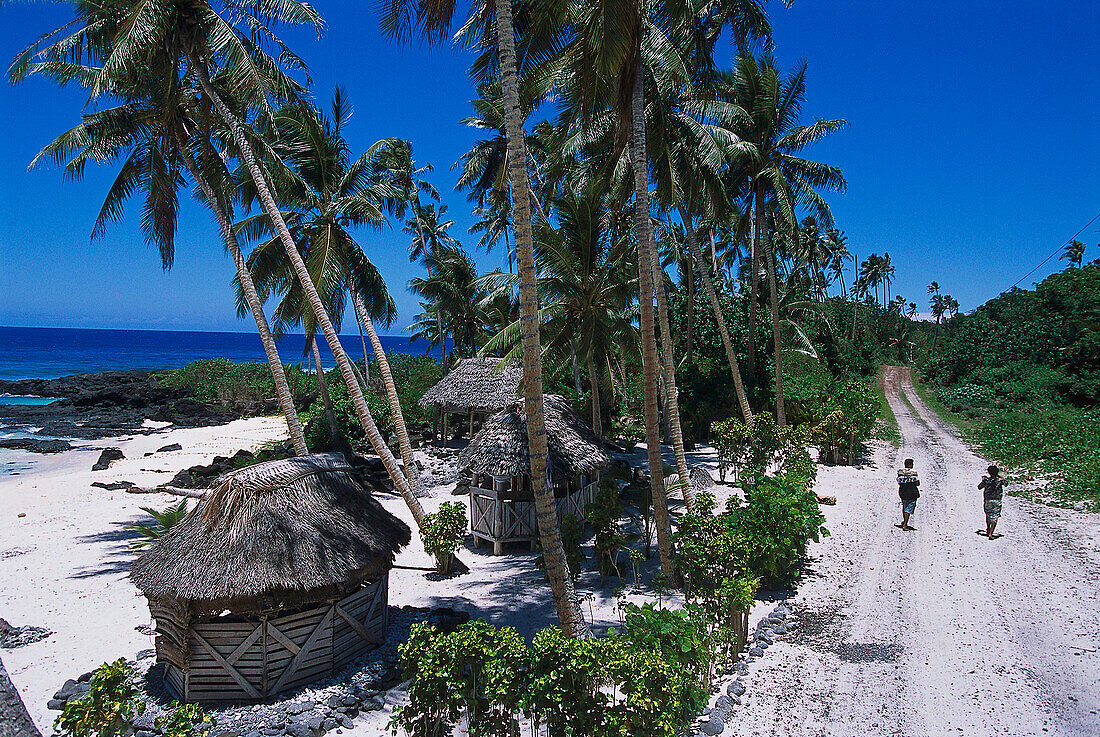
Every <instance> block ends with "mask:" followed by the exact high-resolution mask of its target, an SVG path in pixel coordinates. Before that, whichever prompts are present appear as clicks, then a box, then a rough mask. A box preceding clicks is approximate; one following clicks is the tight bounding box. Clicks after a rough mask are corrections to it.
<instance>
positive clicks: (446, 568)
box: [420, 502, 469, 574]
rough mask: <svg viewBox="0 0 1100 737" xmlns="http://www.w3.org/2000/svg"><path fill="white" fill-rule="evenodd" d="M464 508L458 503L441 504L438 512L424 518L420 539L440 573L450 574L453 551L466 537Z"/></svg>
mask: <svg viewBox="0 0 1100 737" xmlns="http://www.w3.org/2000/svg"><path fill="white" fill-rule="evenodd" d="M467 524H469V520H467V519H466V507H465V505H463V504H462V503H460V502H443V503H442V504H440V505H439V511H437V512H433V513H431V514H427V515H425V516H424V525H423V527H421V530H420V538H421V539H422V540H423V541H424V549H425V550H426V551H428V552H429V553H431V554H432V555H434V556H435V566H436V568H437V569H438V570H439V572H440V573H444V574H446V573H450V572H451V568H452V567H453V566H454V560H455V551H456V550H458V546H459V545H461V544H462V539H463V538H464V537H465V536H466V525H467Z"/></svg>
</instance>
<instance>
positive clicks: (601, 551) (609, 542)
mask: <svg viewBox="0 0 1100 737" xmlns="http://www.w3.org/2000/svg"><path fill="white" fill-rule="evenodd" d="M587 515H588V524H589V525H591V526H592V531H593V533H595V544H594V546H595V552H596V566H597V567H598V568H599V571H600V575H603V576H608V575H610V574H611V573H614V574H615V575H616V576H622V571H620V570H619V566H618V563H617V562H616V559H617V558H618V555H619V552H620V551H621V550H623V549H624V548H625V547H626V545H627V543H628V542H630V538H628V537H627V535H626V534H625V533H624V532H623V526H622V524H620V522H619V519H620V518H621V517H622V516H623V505H622V504H621V503H620V502H619V485H618V484H617V483H616V482H615V479H612V478H605V479H603V481H602V482H601V483H600V490H599V493H597V494H596V498H595V499H594V500H593V501H592V503H591V504H589V505H588V512H587Z"/></svg>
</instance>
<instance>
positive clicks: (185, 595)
mask: <svg viewBox="0 0 1100 737" xmlns="http://www.w3.org/2000/svg"><path fill="white" fill-rule="evenodd" d="M410 538H411V532H410V530H409V528H408V526H407V525H406V524H405V523H404V522H402V521H401V520H399V519H398V518H397V517H394V516H393V515H392V514H390V513H389V512H387V511H386V510H385V509H384V508H383V507H382V505H381V504H380V503H379V502H378V501H377V500H376V499H375V498H374V497H373V496H371V495H370V493H369V492H367V491H366V490H365V489H364V487H363V486H362V485H361V484H360V483H359V482H358V481H357V480H356V478H355V476H354V475H353V471H352V468H351V467H350V466H349V465H348V464H347V462H346V461H345V460H344V457H343V456H341V455H338V454H323V455H312V456H304V457H299V458H290V459H287V460H280V461H270V462H267V463H260V464H257V465H255V466H250V467H248V468H244V469H241V470H239V471H235V472H232V473H230V474H227V475H226V476H224V477H223V478H222V479H221V480H220V481H219V482H218V484H217V485H216V486H215V488H214V490H213V491H212V492H211V494H210V495H209V496H208V497H206V498H205V499H203V500H202V501H201V502H200V503H199V504H198V506H197V507H196V508H195V509H194V510H192V511H191V513H190V514H188V515H187V516H186V517H185V518H184V519H183V520H181V521H180V522H178V523H177V524H176V525H174V526H173V527H172V528H171V529H170V530H169V531H168V532H167V533H166V534H165V535H164V536H163V537H162V538H160V540H158V541H157V543H156V544H154V545H153V547H152V548H150V550H149V551H148V552H146V553H144V554H143V555H141V556H140V557H139V558H138V559H137V560H136V561H135V562H134V564H133V566H132V567H131V569H130V578H131V579H132V580H133V582H134V583H135V584H136V585H137V587H138V588H139V589H140V590H141V591H142V593H143V594H145V596H146V597H147V598H148V599H149V611H150V613H151V614H152V616H153V618H154V619H155V620H156V652H157V660H158V661H159V662H162V663H164V664H165V682H166V683H167V685H168V687H169V689H170V690H171V691H172V692H173V693H174V694H175V695H176V696H177V697H178V698H180V699H182V700H185V701H237V700H241V701H250V700H251V701H255V700H259V699H263V698H266V697H268V696H271V695H273V694H276V693H279V692H281V691H286V690H289V689H292V688H295V687H297V686H301V685H303V684H305V683H308V682H310V681H313V680H315V679H317V678H319V677H321V676H324V675H326V674H329V673H331V672H332V671H334V670H335V669H337V668H339V667H341V666H343V665H345V664H346V663H347V662H349V661H350V660H351V659H353V658H354V657H356V656H357V655H359V654H360V653H362V652H364V651H365V650H367V649H369V648H371V647H374V646H375V645H377V644H379V643H381V642H383V641H384V640H385V637H386V627H387V624H388V622H387V614H386V610H387V591H388V579H389V569H390V567H391V566H392V565H393V560H394V556H395V555H396V553H397V551H398V550H399V549H400V548H401V547H402V546H404V545H407V544H408V543H409V540H410Z"/></svg>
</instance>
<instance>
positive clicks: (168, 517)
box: [122, 497, 187, 550]
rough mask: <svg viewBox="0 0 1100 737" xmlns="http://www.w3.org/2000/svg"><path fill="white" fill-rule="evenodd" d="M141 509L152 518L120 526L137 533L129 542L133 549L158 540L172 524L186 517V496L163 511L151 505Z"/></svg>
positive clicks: (146, 545)
mask: <svg viewBox="0 0 1100 737" xmlns="http://www.w3.org/2000/svg"><path fill="white" fill-rule="evenodd" d="M141 511H143V512H145V513H146V514H148V515H149V516H150V517H152V518H153V520H152V521H151V522H136V523H134V524H132V525H125V526H124V527H123V528H122V529H124V530H128V531H130V532H136V533H137V534H138V536H139V537H138V538H137V539H136V540H132V541H131V542H130V547H131V548H133V549H135V550H136V549H139V548H144V547H148V546H149V545H152V544H153V543H154V542H156V541H157V540H159V539H160V538H161V537H162V536H163V535H164V533H166V532H168V530H170V529H171V528H172V526H173V525H174V524H176V523H177V522H179V521H180V520H182V519H183V518H184V517H186V516H187V498H186V497H184V498H183V499H180V500H179V503H178V504H173V505H171V506H169V507H168V508H167V509H165V510H164V511H163V512H161V511H158V510H156V509H153V508H152V507H142V508H141Z"/></svg>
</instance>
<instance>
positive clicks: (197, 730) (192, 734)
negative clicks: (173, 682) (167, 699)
mask: <svg viewBox="0 0 1100 737" xmlns="http://www.w3.org/2000/svg"><path fill="white" fill-rule="evenodd" d="M171 706H172V711H170V712H169V713H168V716H164V717H160V718H158V719H157V720H156V722H155V724H156V727H157V729H158V730H160V733H161V737H206V735H208V734H210V730H211V728H212V727H213V726H214V717H212V716H210V715H209V714H207V713H206V712H205V711H203V708H202V707H201V706H199V705H198V704H181V703H180V702H178V701H173V702H172V705H171Z"/></svg>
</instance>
